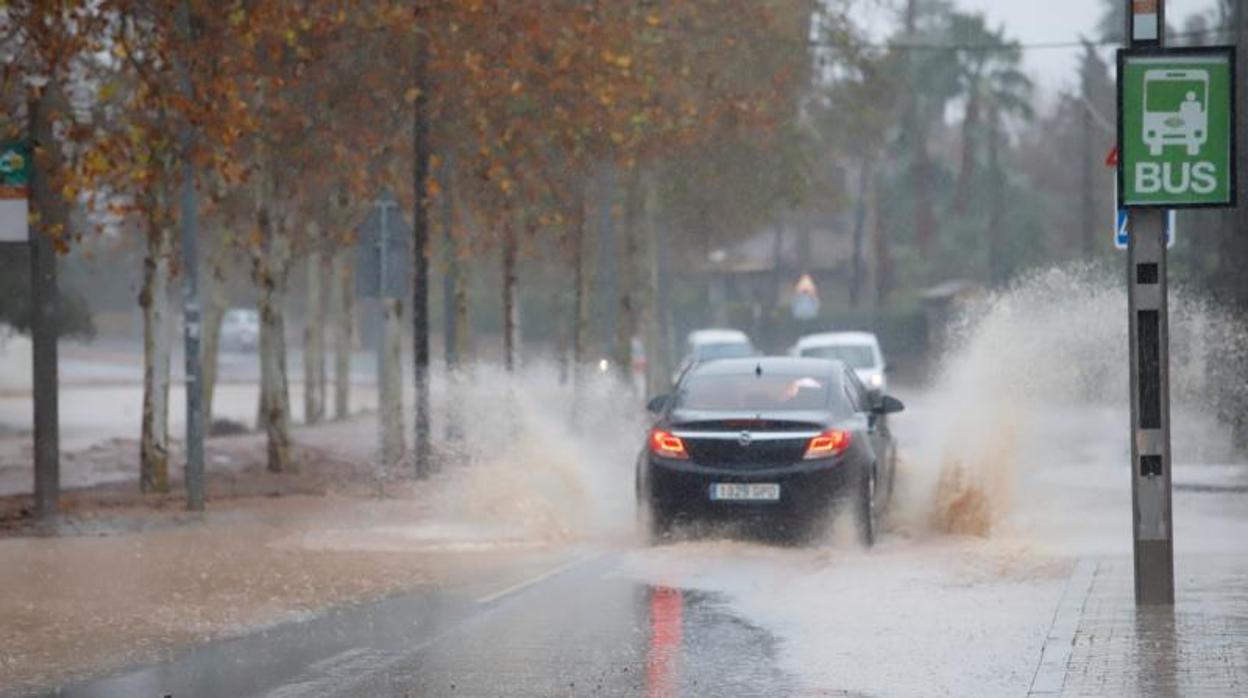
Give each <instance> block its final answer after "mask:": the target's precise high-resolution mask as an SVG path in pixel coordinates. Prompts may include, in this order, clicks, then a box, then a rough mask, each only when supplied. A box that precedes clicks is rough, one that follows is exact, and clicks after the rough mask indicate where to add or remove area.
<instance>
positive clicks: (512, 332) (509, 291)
mask: <svg viewBox="0 0 1248 698" xmlns="http://www.w3.org/2000/svg"><path fill="white" fill-rule="evenodd" d="M516 247H517V241H516V229H515V226H514V225H513V224H512V223H511V222H510V221H508V222H506V223H504V224H503V366H504V367H505V368H506V369H507V370H508V371H514V370H515V368H516V350H517V346H518V344H519V331H518V330H519V325H520V323H519V321H518V320H519V314H518V312H517V309H516V256H517V253H518V250H517V249H516Z"/></svg>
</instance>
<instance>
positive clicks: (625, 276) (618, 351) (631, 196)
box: [612, 169, 641, 388]
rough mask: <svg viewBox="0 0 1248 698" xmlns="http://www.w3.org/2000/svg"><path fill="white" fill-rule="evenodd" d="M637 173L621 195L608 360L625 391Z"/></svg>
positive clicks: (632, 328) (634, 318)
mask: <svg viewBox="0 0 1248 698" xmlns="http://www.w3.org/2000/svg"><path fill="white" fill-rule="evenodd" d="M637 174H638V173H637V171H636V169H634V170H633V172H632V173H631V175H630V177H629V180H630V181H629V183H628V189H627V191H626V193H625V202H624V209H625V211H624V215H625V220H624V226H623V227H624V231H623V232H624V235H623V237H622V239H621V240H620V245H621V249H620V252H619V256H618V258H617V259H616V264H615V269H616V279H615V286H616V289H617V292H618V294H619V298H618V299H617V301H618V304H619V307H618V310H617V311H616V314H615V351H614V357H613V359H612V361H613V363H614V364H615V366H616V370H617V371H618V372H619V376H620V380H622V381H623V382H624V384H625V385H627V386H628V387H629V388H635V387H636V384H635V383H634V381H633V358H634V357H633V336H634V335H635V334H636V333H637V325H638V306H639V302H638V299H637V297H636V295H635V294H636V287H637V263H638V259H637V257H638V255H640V254H641V230H640V225H639V219H640V211H639V209H640V208H641V207H640V203H639V200H640V196H641V182H640V180H639V178H638V176H637Z"/></svg>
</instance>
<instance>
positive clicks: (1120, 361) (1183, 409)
mask: <svg viewBox="0 0 1248 698" xmlns="http://www.w3.org/2000/svg"><path fill="white" fill-rule="evenodd" d="M1121 277H1122V274H1121V271H1120V270H1119V269H1117V268H1116V267H1115V268H1113V269H1110V268H1107V267H1103V266H1098V267H1089V266H1076V267H1063V268H1053V269H1048V270H1043V271H1039V272H1036V273H1033V274H1031V275H1028V276H1026V277H1024V278H1021V279H1020V280H1018V281H1017V282H1016V283H1014V284H1013V285H1011V286H1010V287H1009V288H1007V289H1005V290H1003V291H1000V292H997V293H993V294H990V295H988V296H987V297H985V298H982V299H979V300H977V301H972V302H971V303H969V304H968V306H967V307H966V309H965V312H964V314H963V316H962V317H961V318H960V319H959V320H958V321H957V322H955V324H954V326H953V327H951V328H950V331H949V334H948V344H947V347H946V349H945V351H944V352H943V358H942V360H941V361H940V363H939V370H938V372H937V377H936V379H935V382H934V384H933V386H932V387H933V390H932V395H933V396H934V398H933V402H932V404H931V405H930V406H929V408H928V409H927V410H926V413H925V417H924V422H925V424H923V425H922V427H921V428H922V431H923V432H924V434H925V438H924V441H925V444H924V448H922V449H919V452H918V453H915V454H912V456H911V457H912V459H913V460H915V461H917V462H916V463H914V465H915V466H916V467H915V468H914V469H913V470H914V471H915V472H913V473H910V474H911V475H913V477H915V478H917V479H919V480H923V479H924V478H926V482H920V483H919V484H918V486H917V487H911V488H910V491H911V495H912V496H917V497H919V498H921V499H922V500H924V501H922V502H920V501H911V502H908V503H903V505H905V504H908V505H909V506H910V508H911V510H912V511H914V510H915V509H918V510H922V511H924V512H925V513H924V514H923V516H924V517H925V518H927V519H928V520H929V521H931V522H932V523H933V525H934V527H935V528H936V529H937V530H939V531H942V532H950V533H962V534H976V535H987V534H989V533H990V532H991V530H992V528H993V526H994V524H996V523H998V522H1000V521H1001V520H1002V519H1003V518H1004V517H1005V516H1006V515H1007V514H1008V513H1009V512H1010V510H1011V506H1012V500H1013V497H1014V492H1015V487H1016V485H1017V483H1018V479H1019V476H1020V475H1021V474H1024V473H1025V472H1026V470H1027V469H1029V468H1040V467H1044V465H1045V464H1046V463H1051V462H1053V461H1054V459H1062V462H1068V463H1070V462H1086V461H1090V460H1094V459H1098V458H1102V459H1103V458H1104V457H1105V454H1106V453H1108V454H1109V458H1110V459H1113V458H1115V457H1117V456H1118V455H1119V454H1125V453H1126V449H1127V445H1128V440H1127V426H1128V423H1127V421H1126V420H1127V417H1126V415H1127V411H1126V405H1127V404H1128V394H1127V393H1128V368H1127V367H1128V356H1127V350H1128V345H1127V298H1126V290H1125V284H1124V283H1123V280H1122V278H1121ZM1171 312H1172V318H1171V361H1172V364H1171V371H1172V373H1171V385H1172V388H1171V392H1172V402H1173V405H1174V407H1173V410H1174V413H1175V414H1176V415H1177V414H1185V415H1192V417H1193V419H1194V420H1196V421H1201V423H1215V422H1216V419H1215V418H1216V416H1217V415H1218V413H1219V412H1222V413H1225V412H1226V411H1227V409H1228V407H1229V406H1236V405H1242V404H1243V402H1244V399H1243V392H1244V391H1243V389H1242V387H1241V383H1242V381H1241V380H1239V379H1231V378H1232V377H1234V376H1236V375H1242V373H1238V371H1239V369H1240V368H1242V365H1243V363H1244V361H1243V358H1242V357H1240V356H1235V353H1236V351H1237V350H1236V349H1235V348H1237V347H1244V346H1245V343H1244V337H1245V335H1246V333H1245V332H1244V325H1243V324H1242V323H1241V322H1238V321H1237V320H1236V319H1235V318H1234V317H1233V316H1232V315H1231V314H1229V313H1226V312H1223V311H1220V310H1218V309H1216V308H1214V307H1212V306H1211V305H1210V304H1209V303H1207V302H1204V301H1202V300H1200V299H1198V298H1196V297H1194V296H1192V295H1191V294H1188V293H1185V292H1183V291H1182V290H1181V289H1180V290H1174V289H1172V294H1171ZM1089 409H1091V410H1097V409H1100V410H1109V411H1114V412H1115V413H1116V412H1120V413H1121V416H1122V421H1121V429H1120V430H1117V431H1115V432H1114V433H1108V434H1104V435H1103V440H1104V442H1105V443H1106V444H1107V448H1106V449H1104V450H1102V451H1099V452H1097V453H1089V452H1087V451H1086V448H1085V450H1082V451H1076V450H1074V449H1073V447H1070V446H1067V445H1066V443H1065V442H1066V441H1067V440H1066V439H1064V433H1063V432H1064V431H1066V430H1070V429H1079V428H1080V425H1078V424H1072V423H1071V420H1070V418H1069V415H1073V414H1087V412H1088V410H1089ZM1064 415H1066V416H1067V418H1066V419H1063V416H1064ZM1202 420H1203V421H1202ZM1111 423H1112V420H1111ZM1213 431H1217V429H1216V428H1215V429H1214V430H1213ZM1071 441H1074V440H1071ZM1221 444H1225V437H1224V435H1222V438H1221V439H1220V440H1219V438H1218V435H1216V434H1211V433H1209V430H1204V431H1201V432H1199V433H1193V434H1187V433H1186V432H1184V431H1183V430H1182V429H1176V431H1175V452H1176V458H1177V457H1181V456H1182V455H1183V454H1185V453H1186V454H1189V455H1190V456H1192V457H1204V458H1208V457H1218V456H1219V455H1222V454H1218V453H1211V452H1210V451H1211V450H1213V451H1217V450H1219V449H1221V450H1225V447H1224V446H1222V445H1221ZM1121 460H1122V462H1123V463H1124V465H1125V462H1126V460H1127V458H1126V457H1125V455H1124V457H1122V459H1121ZM919 493H921V494H919Z"/></svg>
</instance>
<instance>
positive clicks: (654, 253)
mask: <svg viewBox="0 0 1248 698" xmlns="http://www.w3.org/2000/svg"><path fill="white" fill-rule="evenodd" d="M642 186H643V187H644V194H643V198H642V212H641V220H642V225H644V226H645V236H646V237H645V245H646V253H647V254H646V257H647V260H646V261H647V264H646V271H647V273H646V279H645V289H644V294H643V298H644V300H643V306H642V308H643V309H642V313H641V317H642V326H643V332H642V335H643V336H644V337H645V343H646V395H661V394H663V393H666V392H668V390H669V388H670V379H671V373H670V371H668V368H667V348H666V346H665V344H666V342H665V341H664V334H663V312H664V308H663V304H662V302H661V299H660V295H661V294H660V288H659V286H660V278H659V271H660V266H661V265H660V262H659V257H660V255H661V254H663V250H662V249H661V246H660V240H659V226H658V221H657V220H656V219H657V216H658V212H657V211H656V208H657V206H658V202H657V197H658V192H657V191H656V187H655V181H654V177H653V174H651V175H650V176H646V177H645V178H644V179H643V180H642Z"/></svg>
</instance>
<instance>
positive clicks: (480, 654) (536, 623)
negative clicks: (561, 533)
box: [60, 554, 796, 697]
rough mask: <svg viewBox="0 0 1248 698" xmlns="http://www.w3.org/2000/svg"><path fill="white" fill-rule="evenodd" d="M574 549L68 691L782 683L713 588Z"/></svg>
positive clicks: (566, 689) (389, 691) (700, 688)
mask: <svg viewBox="0 0 1248 698" xmlns="http://www.w3.org/2000/svg"><path fill="white" fill-rule="evenodd" d="M619 564H620V558H619V556H618V555H615V554H601V555H594V556H590V557H584V558H577V559H574V560H573V561H571V563H570V565H566V566H560V567H557V568H553V570H554V571H555V574H550V575H547V574H542V575H538V578H537V580H536V581H535V582H534V583H531V584H526V583H523V582H522V583H521V584H520V585H513V587H512V588H511V589H504V590H502V592H503V593H502V595H501V596H500V595H499V594H497V593H491V594H487V595H483V596H478V597H476V598H473V597H471V596H469V595H467V594H464V593H457V592H455V591H447V590H443V591H427V592H417V593H412V594H407V595H402V596H397V597H394V598H391V599H387V600H384V601H381V602H378V603H375V604H370V605H364V606H359V607H355V608H347V609H341V610H339V611H337V612H334V613H332V614H329V615H327V616H325V617H322V618H317V619H313V620H309V621H306V622H302V623H296V624H291V625H287V626H282V627H279V628H274V629H272V630H269V631H267V632H263V633H259V634H255V635H251V636H247V637H243V638H239V639H236V640H230V641H226V642H221V643H217V644H213V645H207V646H204V647H199V648H193V649H191V650H189V651H188V652H187V653H186V654H185V655H184V656H181V657H179V658H178V659H175V660H174V661H172V662H170V663H167V664H162V665H157V666H151V667H143V668H138V669H134V670H130V671H127V672H123V673H121V674H119V675H116V676H113V677H109V678H105V679H101V680H97V681H91V682H86V683H83V684H80V685H77V686H72V687H68V688H67V689H65V690H64V691H63V692H62V693H60V695H63V696H73V697H77V696H118V697H120V696H127V697H129V696H149V695H155V696H160V695H173V696H206V695H218V696H226V695H229V696H244V695H269V696H282V697H293V696H325V695H341V696H354V695H369V696H389V695H395V696H403V695H412V696H422V695H472V696H475V695H532V696H550V695H648V696H679V695H698V694H706V693H720V692H722V691H726V690H729V689H731V692H732V693H733V694H734V695H790V694H792V693H793V692H794V691H795V690H796V687H795V684H794V683H793V681H792V679H791V677H788V676H786V675H784V674H782V673H780V671H779V670H777V669H776V668H775V667H776V664H777V663H776V660H775V656H774V651H775V644H776V641H775V639H774V638H772V637H770V636H769V635H768V634H767V633H765V632H764V631H762V630H760V629H759V628H757V627H755V626H752V625H750V624H749V623H747V622H745V621H743V620H742V619H741V618H738V617H736V616H735V615H733V614H732V613H731V612H730V611H729V610H728V608H727V607H726V605H725V603H724V602H723V600H722V599H720V598H718V597H717V596H716V595H713V594H706V593H700V592H691V591H683V590H681V589H679V588H675V587H669V586H652V585H648V584H645V583H641V582H638V581H635V580H632V579H628V578H626V577H624V576H621V575H620V574H618V573H617V572H618V567H619Z"/></svg>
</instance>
